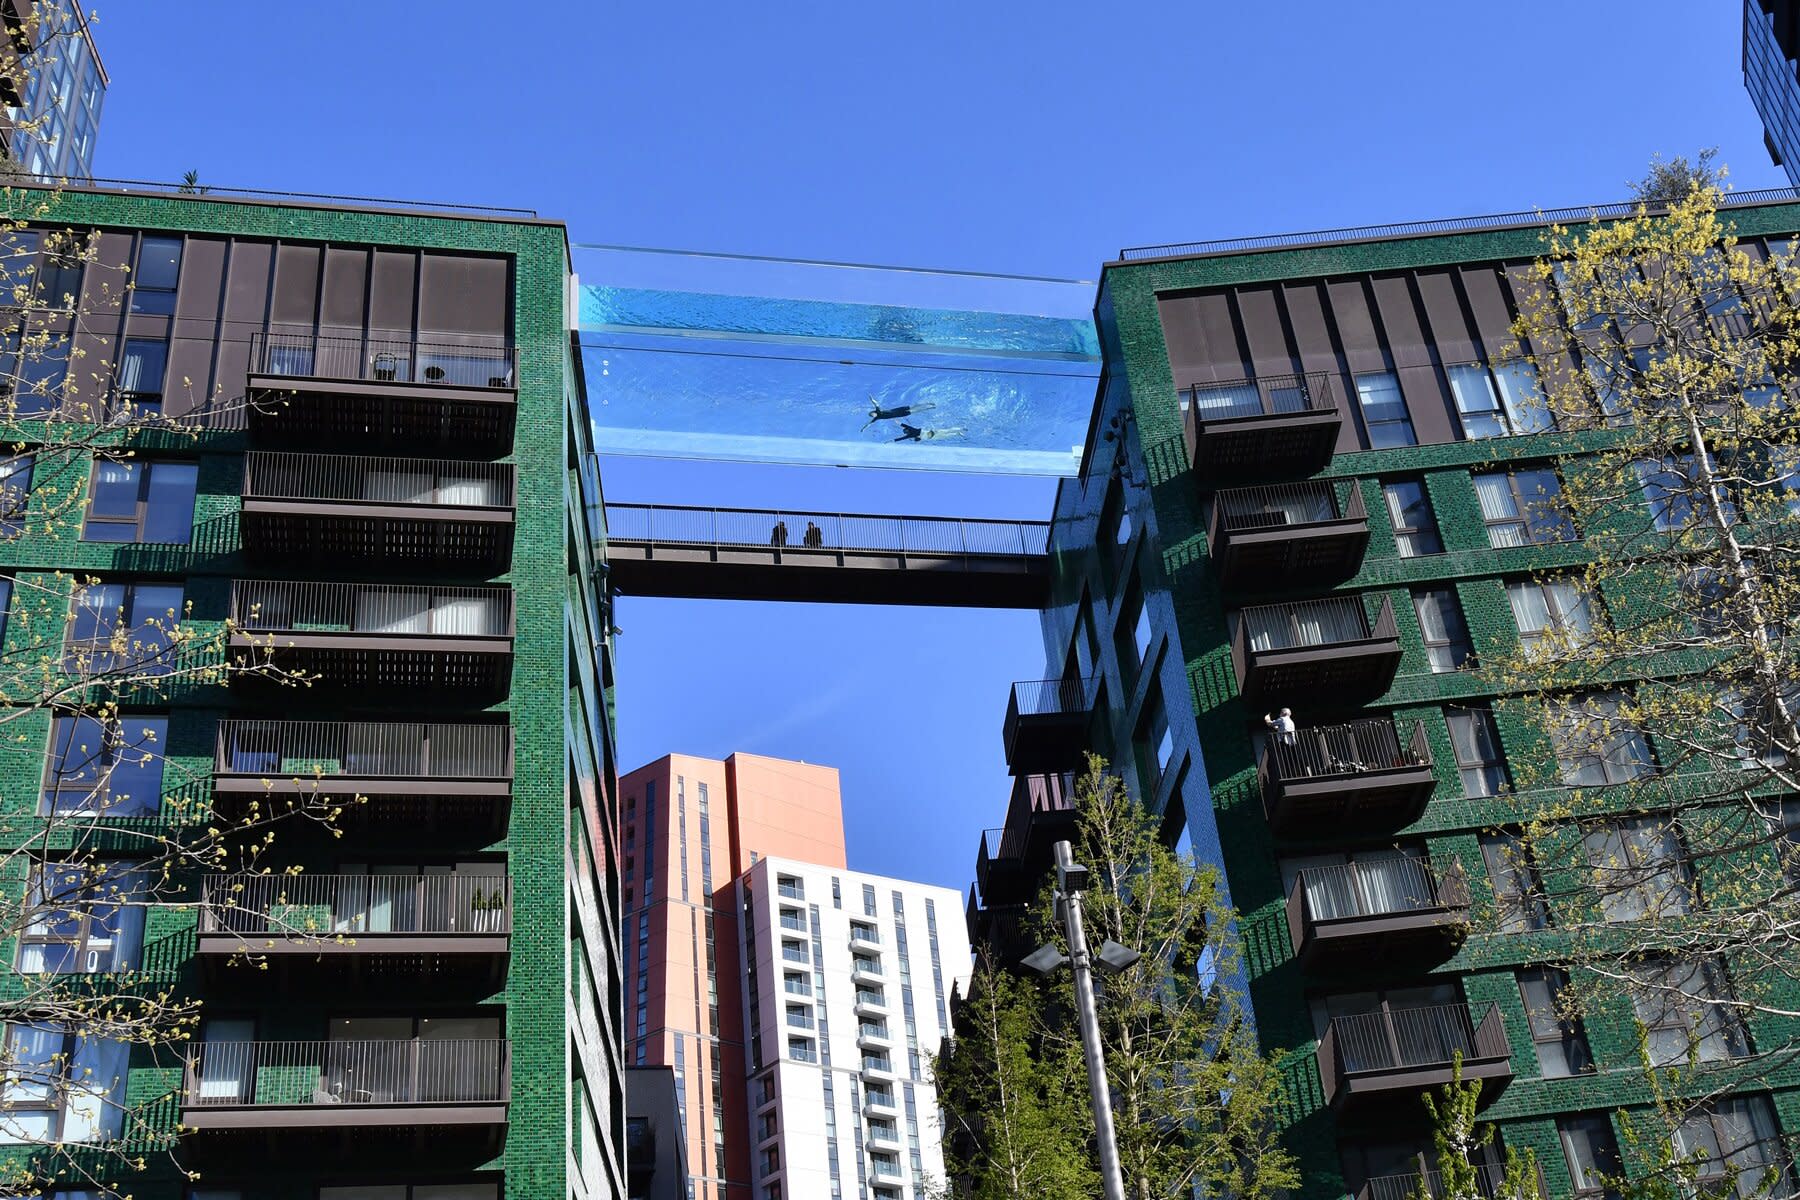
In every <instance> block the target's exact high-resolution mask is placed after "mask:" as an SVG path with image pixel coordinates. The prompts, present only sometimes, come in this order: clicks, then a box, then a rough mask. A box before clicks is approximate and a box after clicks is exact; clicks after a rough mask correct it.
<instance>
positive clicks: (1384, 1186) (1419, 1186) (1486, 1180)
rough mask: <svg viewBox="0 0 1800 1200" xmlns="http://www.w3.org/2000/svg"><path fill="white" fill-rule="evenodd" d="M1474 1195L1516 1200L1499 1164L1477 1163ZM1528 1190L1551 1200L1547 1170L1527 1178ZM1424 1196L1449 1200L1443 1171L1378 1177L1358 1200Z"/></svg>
mask: <svg viewBox="0 0 1800 1200" xmlns="http://www.w3.org/2000/svg"><path fill="white" fill-rule="evenodd" d="M1473 1165H1474V1168H1475V1194H1476V1195H1477V1196H1481V1197H1483V1198H1484V1200H1517V1198H1516V1197H1514V1196H1511V1195H1509V1194H1507V1193H1506V1192H1505V1191H1504V1190H1503V1189H1504V1187H1505V1184H1506V1168H1505V1167H1503V1166H1501V1165H1500V1164H1498V1163H1476V1164H1473ZM1526 1186H1527V1187H1530V1188H1533V1189H1534V1191H1533V1192H1532V1193H1531V1194H1533V1195H1536V1196H1539V1197H1548V1196H1549V1195H1550V1188H1549V1186H1548V1185H1547V1184H1546V1183H1545V1182H1544V1169H1543V1167H1542V1166H1541V1165H1538V1166H1536V1167H1535V1170H1534V1171H1533V1172H1532V1173H1530V1174H1529V1175H1528V1176H1527V1180H1526ZM1421 1192H1423V1193H1424V1194H1425V1195H1426V1196H1428V1197H1430V1198H1431V1200H1449V1197H1448V1194H1447V1192H1446V1190H1445V1187H1444V1176H1443V1173H1442V1172H1441V1171H1423V1172H1412V1173H1410V1174H1406V1175H1379V1176H1377V1177H1375V1178H1374V1179H1370V1180H1368V1181H1367V1182H1365V1183H1364V1184H1363V1185H1362V1186H1361V1187H1360V1188H1358V1189H1357V1190H1356V1200H1419V1196H1420V1193H1421Z"/></svg>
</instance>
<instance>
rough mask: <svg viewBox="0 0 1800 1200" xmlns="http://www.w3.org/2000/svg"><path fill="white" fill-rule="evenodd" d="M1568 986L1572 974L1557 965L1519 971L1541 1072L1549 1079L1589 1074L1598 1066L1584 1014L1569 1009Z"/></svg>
mask: <svg viewBox="0 0 1800 1200" xmlns="http://www.w3.org/2000/svg"><path fill="white" fill-rule="evenodd" d="M1568 988H1569V977H1568V976H1567V975H1566V974H1564V973H1563V972H1562V971H1559V970H1557V969H1556V968H1555V967H1534V968H1532V969H1531V970H1528V971H1520V972H1519V997H1520V999H1522V1000H1523V1001H1524V1002H1525V1019H1526V1022H1527V1024H1529V1025H1530V1026H1531V1040H1532V1042H1533V1043H1535V1044H1536V1046H1537V1059H1538V1073H1539V1074H1541V1075H1542V1076H1543V1077H1544V1078H1546V1079H1560V1078H1563V1077H1565V1076H1568V1075H1585V1074H1586V1073H1587V1072H1589V1071H1592V1070H1593V1069H1594V1056H1593V1055H1592V1054H1590V1053H1589V1052H1588V1044H1587V1033H1586V1031H1585V1030H1583V1029H1582V1027H1581V1020H1580V1018H1579V1017H1576V1016H1575V1015H1573V1014H1572V1013H1570V1012H1568V1003H1567V1000H1566V993H1567V991H1568Z"/></svg>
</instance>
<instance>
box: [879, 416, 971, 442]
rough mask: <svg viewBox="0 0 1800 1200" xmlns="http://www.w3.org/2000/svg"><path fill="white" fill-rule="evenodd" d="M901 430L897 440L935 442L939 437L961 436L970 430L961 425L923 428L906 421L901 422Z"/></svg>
mask: <svg viewBox="0 0 1800 1200" xmlns="http://www.w3.org/2000/svg"><path fill="white" fill-rule="evenodd" d="M900 430H901V433H900V436H899V437H897V438H895V439H894V440H895V441H896V442H933V441H936V440H938V439H939V438H954V437H961V436H963V434H965V433H967V432H968V430H966V429H964V428H963V427H962V426H960V425H956V426H952V427H951V428H949V429H921V428H919V427H918V426H917V425H908V424H907V423H906V422H905V421H902V422H900Z"/></svg>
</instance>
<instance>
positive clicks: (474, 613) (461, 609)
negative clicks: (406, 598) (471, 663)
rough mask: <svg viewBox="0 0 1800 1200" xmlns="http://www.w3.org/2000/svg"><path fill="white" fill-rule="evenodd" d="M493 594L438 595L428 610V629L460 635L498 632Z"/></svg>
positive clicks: (498, 624) (481, 634) (475, 635)
mask: <svg viewBox="0 0 1800 1200" xmlns="http://www.w3.org/2000/svg"><path fill="white" fill-rule="evenodd" d="M495 599H496V598H495V597H493V596H438V597H435V598H434V602H433V604H432V610H431V628H432V632H434V633H439V634H449V635H460V636H464V637H483V636H491V635H495V634H498V633H500V632H501V630H500V627H499V626H500V622H499V620H498V608H497V606H496V604H495Z"/></svg>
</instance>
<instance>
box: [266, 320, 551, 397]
mask: <svg viewBox="0 0 1800 1200" xmlns="http://www.w3.org/2000/svg"><path fill="white" fill-rule="evenodd" d="M250 364H251V366H250V373H251V374H252V375H276V376H286V377H290V378H302V379H341V380H362V381H367V382H370V383H422V384H431V385H435V386H439V387H462V388H496V389H499V388H513V387H516V386H518V385H517V380H518V352H517V350H515V349H514V348H513V347H510V346H506V345H502V344H499V341H498V339H488V340H486V341H485V342H484V341H480V340H477V341H471V342H453V341H446V340H441V339H440V340H435V341H434V340H425V339H420V338H415V337H412V336H410V335H408V334H404V333H385V332H380V331H377V332H373V333H370V334H368V335H367V336H363V337H342V336H333V335H327V334H315V333H281V332H276V331H269V332H265V333H258V334H255V335H253V336H252V338H251V347H250Z"/></svg>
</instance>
